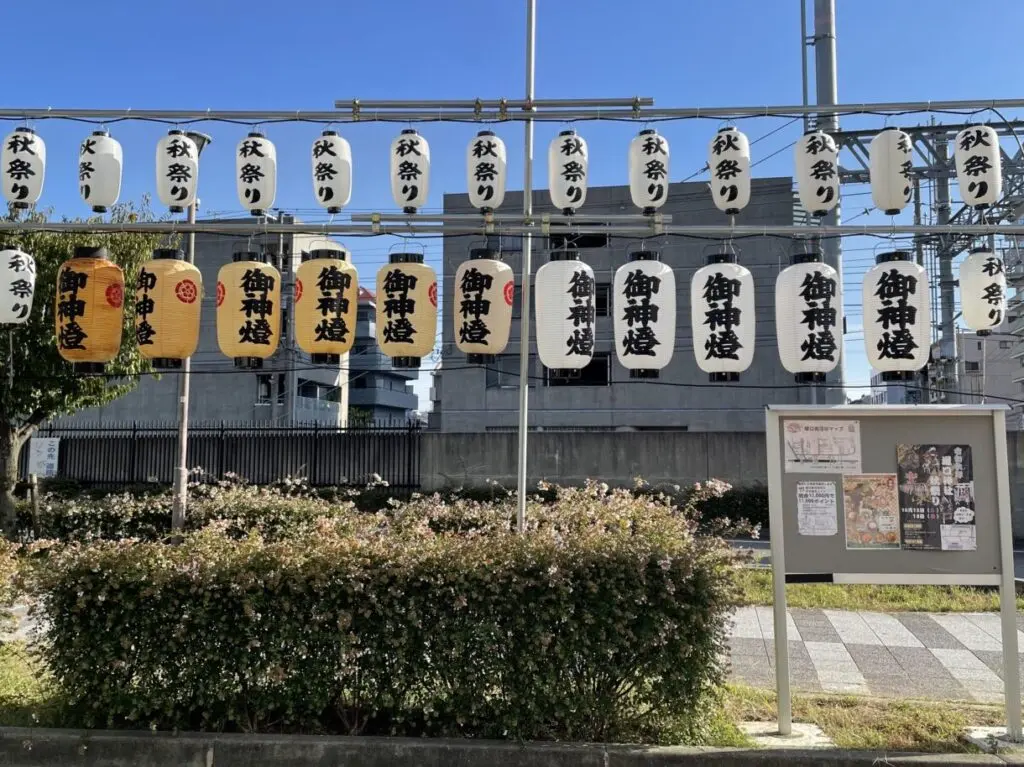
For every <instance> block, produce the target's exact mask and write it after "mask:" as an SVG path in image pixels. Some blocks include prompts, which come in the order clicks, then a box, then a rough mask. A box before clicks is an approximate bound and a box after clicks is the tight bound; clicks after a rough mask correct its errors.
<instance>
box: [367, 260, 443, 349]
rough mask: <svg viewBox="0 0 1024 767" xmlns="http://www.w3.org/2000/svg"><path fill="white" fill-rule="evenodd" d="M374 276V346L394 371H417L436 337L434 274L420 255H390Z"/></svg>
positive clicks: (435, 288) (435, 276) (435, 287)
mask: <svg viewBox="0 0 1024 767" xmlns="http://www.w3.org/2000/svg"><path fill="white" fill-rule="evenodd" d="M389 261H390V263H389V264H388V265H387V266H385V267H383V268H381V270H380V271H379V272H377V302H376V303H377V345H378V346H380V350H381V351H382V352H384V354H386V355H387V356H388V357H391V363H392V364H393V365H394V366H395V367H396V368H418V367H419V366H420V359H422V358H423V357H426V356H427V355H428V354H430V353H431V352H432V351H433V350H434V340H435V338H436V337H437V273H436V272H435V271H434V270H433V269H431V268H430V267H429V266H427V265H426V264H424V263H423V254H422V253H392V254H391V257H390V259H389Z"/></svg>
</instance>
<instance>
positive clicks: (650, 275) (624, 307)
mask: <svg viewBox="0 0 1024 767" xmlns="http://www.w3.org/2000/svg"><path fill="white" fill-rule="evenodd" d="M658 258H659V256H658V253H657V252H655V251H650V250H641V251H636V252H634V253H631V254H630V255H629V263H628V264H623V265H622V266H620V267H619V268H618V269H617V270H616V272H615V278H614V280H613V281H612V293H613V295H614V299H613V300H612V306H613V307H614V308H615V319H614V323H613V324H614V329H615V352H616V354H617V355H618V358H619V362H621V363H622V366H623V367H624V368H626V369H627V370H629V375H630V377H631V378H657V377H658V371H659V370H661V369H662V368H664V367H665V366H666V365H668V363H669V362H671V361H672V352H673V349H674V348H675V343H676V278H675V275H674V274H673V273H672V269H671V268H670V267H669V266H668V265H667V264H663V263H662V262H661V261H659V260H658Z"/></svg>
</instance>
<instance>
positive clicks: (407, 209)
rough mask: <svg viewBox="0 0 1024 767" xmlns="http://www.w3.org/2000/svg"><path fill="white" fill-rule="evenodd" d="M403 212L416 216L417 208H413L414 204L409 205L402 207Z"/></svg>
mask: <svg viewBox="0 0 1024 767" xmlns="http://www.w3.org/2000/svg"><path fill="white" fill-rule="evenodd" d="M402 212H403V213H405V214H406V215H407V216H414V215H416V208H413V207H412V206H408V207H405V208H402Z"/></svg>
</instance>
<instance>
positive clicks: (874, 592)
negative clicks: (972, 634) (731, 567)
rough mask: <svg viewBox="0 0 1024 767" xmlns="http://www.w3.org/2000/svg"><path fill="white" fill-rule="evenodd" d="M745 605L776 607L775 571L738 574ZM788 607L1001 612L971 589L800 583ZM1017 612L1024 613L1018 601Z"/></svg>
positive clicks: (993, 596) (986, 593) (791, 589)
mask: <svg viewBox="0 0 1024 767" xmlns="http://www.w3.org/2000/svg"><path fill="white" fill-rule="evenodd" d="M736 579H737V583H738V584H739V586H740V590H741V592H742V595H741V597H740V604H742V605H770V604H771V603H772V571H771V570H770V569H767V568H765V569H756V568H744V569H742V570H740V571H738V572H737V574H736ZM786 602H787V606H788V607H807V608H820V609H829V610H874V611H875V612H929V613H984V612H998V611H999V592H998V591H996V590H995V589H989V590H986V589H982V588H971V587H968V586H867V585H864V586H861V585H856V586H846V585H837V584H832V583H797V584H792V585H790V586H787V587H786ZM1017 609H1018V610H1024V599H1021V598H1019V597H1018V599H1017Z"/></svg>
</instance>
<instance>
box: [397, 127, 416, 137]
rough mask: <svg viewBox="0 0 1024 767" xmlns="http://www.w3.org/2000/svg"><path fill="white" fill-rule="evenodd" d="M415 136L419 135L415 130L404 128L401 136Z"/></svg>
mask: <svg viewBox="0 0 1024 767" xmlns="http://www.w3.org/2000/svg"><path fill="white" fill-rule="evenodd" d="M413 134H416V135H419V134H418V133H417V131H416V129H415V128H403V129H402V133H401V134H400V135H402V136H409V135H413Z"/></svg>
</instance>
